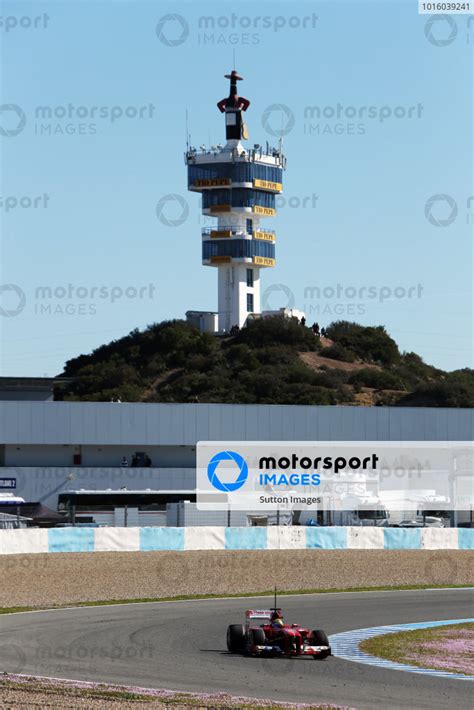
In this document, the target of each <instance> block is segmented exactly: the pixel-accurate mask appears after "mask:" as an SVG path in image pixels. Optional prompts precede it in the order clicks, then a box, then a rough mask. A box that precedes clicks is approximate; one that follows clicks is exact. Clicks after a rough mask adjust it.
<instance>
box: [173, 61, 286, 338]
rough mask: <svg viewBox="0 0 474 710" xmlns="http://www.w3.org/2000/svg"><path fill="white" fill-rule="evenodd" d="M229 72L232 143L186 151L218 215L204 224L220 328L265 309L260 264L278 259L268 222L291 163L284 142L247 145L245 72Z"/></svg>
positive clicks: (207, 210)
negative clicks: (241, 92)
mask: <svg viewBox="0 0 474 710" xmlns="http://www.w3.org/2000/svg"><path fill="white" fill-rule="evenodd" d="M226 78H227V79H229V80H230V92H229V96H228V97H227V98H226V99H222V101H219V103H218V104H217V107H218V109H219V110H220V111H221V113H223V114H224V117H225V130H226V144H225V145H224V146H222V145H217V146H212V147H211V148H210V149H206V148H204V147H201V148H200V149H199V151H198V150H196V148H189V149H188V150H187V152H186V155H185V160H186V164H187V166H188V189H189V190H191V191H193V192H200V193H201V194H202V213H203V214H204V215H207V216H211V217H215V218H216V220H217V222H216V224H215V226H213V227H206V228H204V229H203V230H202V263H203V264H204V265H205V266H214V267H216V268H217V273H218V330H219V332H220V333H225V332H229V331H230V329H231V328H232V327H233V326H239V328H241V327H242V326H243V325H245V322H246V320H247V318H248V317H249V316H252V315H258V314H260V313H261V307H260V270H261V269H262V268H268V267H272V266H275V263H276V262H275V232H274V231H272V230H270V229H268V228H267V226H266V223H267V220H268V218H269V217H273V216H274V215H275V214H276V209H275V197H276V195H277V194H278V193H280V192H281V191H282V181H283V170H284V169H285V167H286V159H285V157H284V156H283V154H282V150H281V145H280V147H279V148H271V147H270V146H269V145H268V143H267V145H266V147H265V148H263V147H262V146H260V145H254V146H253V147H252V148H247V147H244V145H243V144H242V141H243V140H247V139H248V135H247V127H246V125H245V123H244V120H243V113H244V112H245V111H246V110H247V109H248V107H249V105H250V102H249V101H248V100H247V99H244V98H243V97H242V96H239V95H238V93H237V82H238V81H240V80H241V79H242V77H240V76H239V75H238V74H237V72H236V71H232V72H231V74H226Z"/></svg>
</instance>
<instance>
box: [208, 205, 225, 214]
mask: <svg viewBox="0 0 474 710" xmlns="http://www.w3.org/2000/svg"><path fill="white" fill-rule="evenodd" d="M209 212H211V213H214V212H230V205H211V206H210V207H209Z"/></svg>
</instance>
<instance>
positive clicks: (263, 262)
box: [253, 256, 276, 266]
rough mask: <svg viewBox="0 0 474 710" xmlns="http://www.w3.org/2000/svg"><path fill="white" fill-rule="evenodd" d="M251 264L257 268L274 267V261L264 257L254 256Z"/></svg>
mask: <svg viewBox="0 0 474 710" xmlns="http://www.w3.org/2000/svg"><path fill="white" fill-rule="evenodd" d="M253 263H254V264H257V265H258V266H275V264H276V259H268V258H267V257H266V256H254V257H253Z"/></svg>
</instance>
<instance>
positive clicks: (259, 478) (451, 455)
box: [196, 413, 474, 519]
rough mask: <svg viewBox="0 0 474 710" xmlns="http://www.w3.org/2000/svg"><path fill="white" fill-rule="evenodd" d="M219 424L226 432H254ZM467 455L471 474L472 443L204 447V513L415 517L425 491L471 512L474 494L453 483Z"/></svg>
mask: <svg viewBox="0 0 474 710" xmlns="http://www.w3.org/2000/svg"><path fill="white" fill-rule="evenodd" d="M220 419H222V422H221V421H220V420H219V423H220V425H221V428H222V430H223V431H225V430H226V428H227V429H228V430H232V431H235V430H236V429H237V430H238V429H239V428H241V429H242V430H244V429H245V428H246V427H248V426H249V422H247V421H245V422H241V423H240V424H239V420H238V419H237V418H235V417H234V416H233V415H232V416H230V417H229V414H228V413H223V414H222V416H221V418H220ZM251 425H252V426H255V427H256V426H257V417H255V420H254V419H252V424H251ZM464 452H468V454H466V456H467V460H468V464H467V465H466V470H469V471H471V470H473V466H474V445H473V444H472V442H471V443H466V442H439V441H434V442H433V441H421V442H418V441H241V440H240V441H226V440H220V441H198V443H197V447H196V464H197V465H196V505H197V510H203V511H206V510H207V511H209V510H211V511H219V510H220V511H227V512H228V511H229V510H240V511H247V512H250V511H257V512H258V511H261V512H265V513H268V511H275V510H276V511H279V510H282V511H285V510H286V511H287V512H291V511H293V510H312V511H316V510H323V509H327V510H338V511H348V512H350V511H352V512H353V511H355V510H364V511H370V512H372V511H383V510H385V509H386V508H387V506H389V504H390V505H392V504H393V506H394V505H395V504H396V505H397V506H399V505H401V506H402V507H393V509H394V510H411V508H410V505H412V503H413V500H417V496H418V497H419V496H420V491H425V492H426V491H429V492H430V496H429V499H430V504H431V508H432V507H433V505H434V504H435V503H436V505H435V506H434V507H436V509H437V510H438V509H440V510H441V509H443V510H444V509H446V510H455V509H458V510H465V509H466V507H465V506H466V505H468V507H470V505H471V503H472V504H473V505H474V492H473V491H472V490H471V491H467V490H464V488H463V489H462V490H461V487H459V486H458V489H456V490H455V491H454V492H453V490H452V486H451V483H450V481H451V477H452V474H453V472H454V471H455V470H457V469H456V466H458V467H459V460H460V456H461V455H463V456H464V455H465V453H464ZM410 501H411V503H410ZM466 501H467V502H466ZM463 506H464V507H463ZM431 508H430V509H431ZM366 517H368V518H370V519H373V516H372V518H371V516H370V514H368V515H366Z"/></svg>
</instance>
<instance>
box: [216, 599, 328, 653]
mask: <svg viewBox="0 0 474 710" xmlns="http://www.w3.org/2000/svg"><path fill="white" fill-rule="evenodd" d="M227 649H228V650H229V651H230V652H231V653H242V654H247V655H251V656H287V657H291V656H312V657H313V658H314V659H319V660H323V659H324V658H327V657H328V656H330V655H331V646H330V645H329V639H328V637H327V635H326V633H325V632H324V631H322V630H321V629H316V630H315V631H312V630H310V629H306V628H303V627H302V626H299V624H286V623H285V622H284V620H283V617H282V615H281V609H278V608H276V607H274V608H272V609H264V610H259V609H249V610H248V611H246V612H245V624H244V625H240V624H231V625H230V626H229V627H228V629H227Z"/></svg>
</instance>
